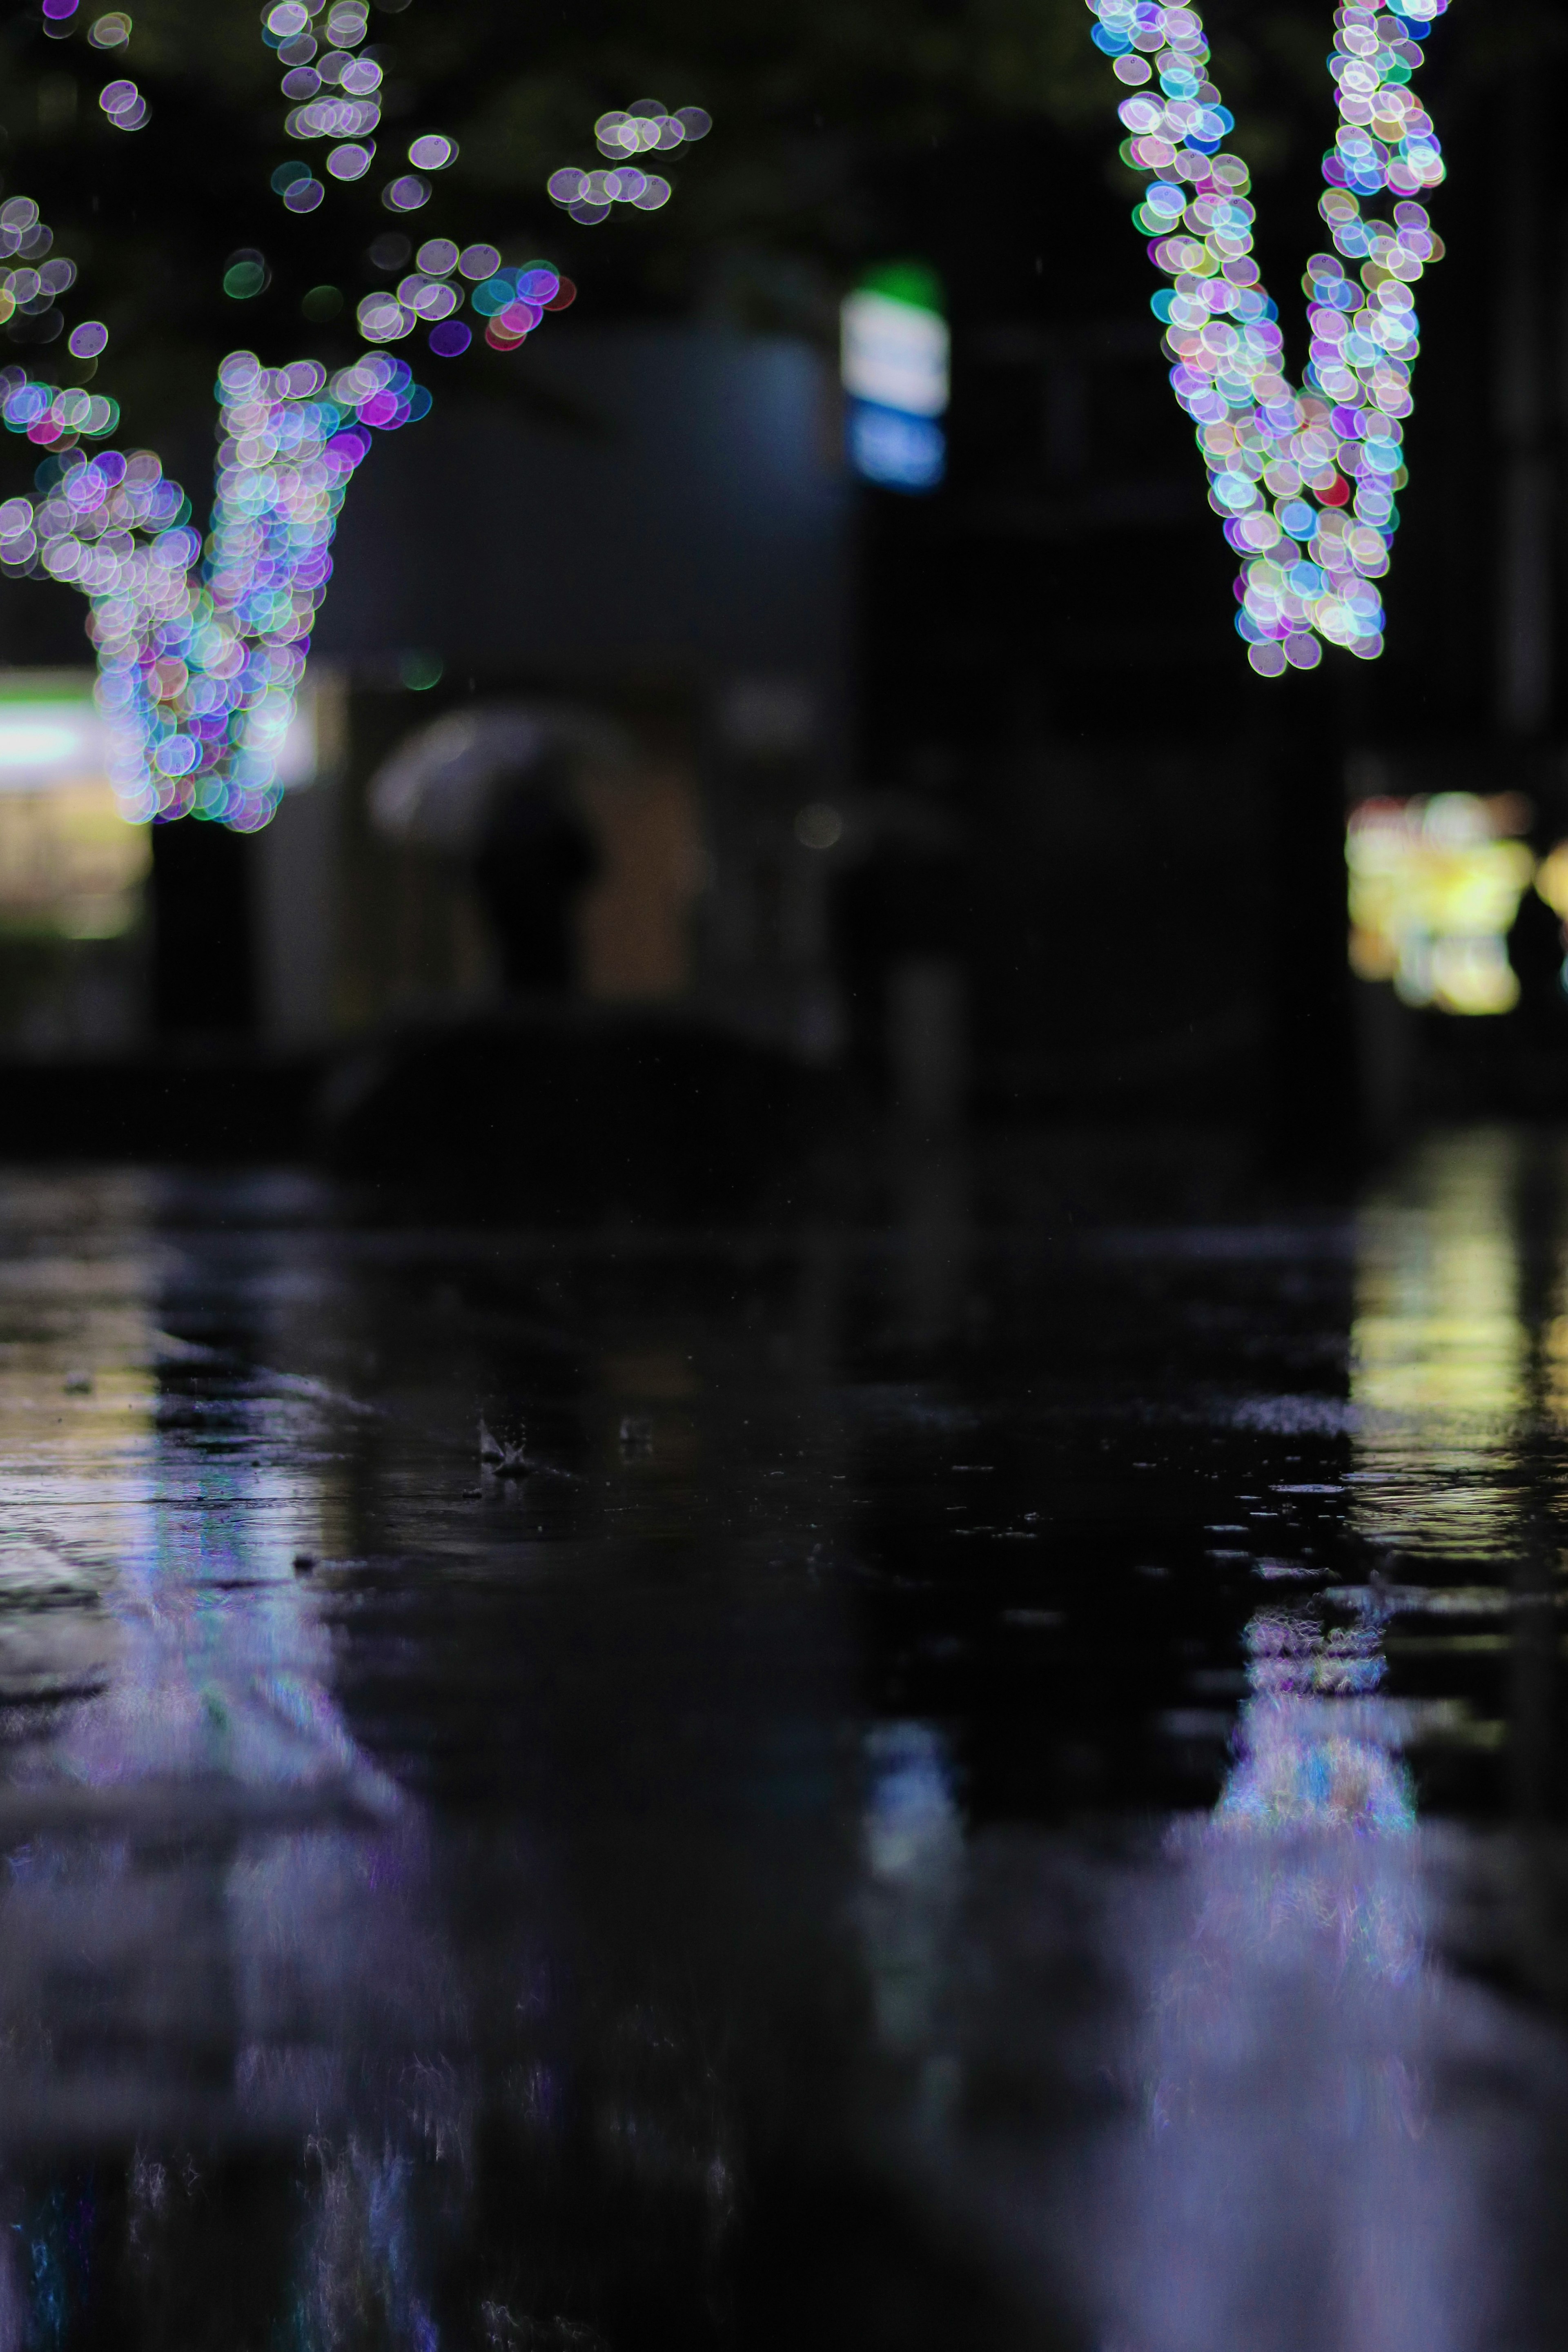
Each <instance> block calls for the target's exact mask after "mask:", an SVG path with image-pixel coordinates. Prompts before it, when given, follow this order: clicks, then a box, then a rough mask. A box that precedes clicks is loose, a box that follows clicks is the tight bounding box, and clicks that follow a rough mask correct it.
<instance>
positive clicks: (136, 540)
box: [0, 0, 710, 832]
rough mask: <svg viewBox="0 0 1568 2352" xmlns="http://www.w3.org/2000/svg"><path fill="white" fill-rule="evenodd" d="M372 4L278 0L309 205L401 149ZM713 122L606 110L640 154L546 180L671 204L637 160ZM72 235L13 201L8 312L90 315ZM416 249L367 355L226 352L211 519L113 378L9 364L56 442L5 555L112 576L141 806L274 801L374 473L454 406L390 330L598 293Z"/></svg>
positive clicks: (5, 283) (371, 317)
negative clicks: (57, 378)
mask: <svg viewBox="0 0 1568 2352" xmlns="http://www.w3.org/2000/svg"><path fill="white" fill-rule="evenodd" d="M44 5H45V12H46V16H47V18H48V19H50V20H51V21H49V22H48V23H47V25H46V30H47V31H48V32H49V33H51V35H52V36H53V37H56V38H58V37H63V36H65V35H66V34H68V32H69V31H71V30H72V29H73V26H72V25H71V21H70V20H71V19H72V18H73V17H74V16H75V12H76V7H77V5H78V0H44ZM368 27H369V11H368V8H367V6H366V5H364V0H330V5H329V0H276V5H271V6H269V7H268V8H267V9H266V10H264V12H263V38H264V39H265V40H266V41H267V42H268V46H269V47H272V48H274V49H275V50H276V51H277V54H278V57H279V62H280V64H281V65H282V66H283V67H284V68H285V71H284V74H283V77H282V82H281V90H282V95H283V97H284V99H285V100H288V101H289V112H288V113H287V115H286V117H285V121H284V129H285V131H286V133H287V135H288V136H289V138H290V139H291V140H293V141H296V142H301V143H310V142H325V146H324V152H323V155H322V159H321V167H320V168H321V174H322V176H321V177H320V178H319V177H318V176H317V173H316V170H315V169H313V168H312V165H311V164H310V163H306V162H304V161H303V160H300V159H297V158H290V159H289V161H288V162H287V163H282V164H280V165H279V167H278V169H277V170H276V171H275V172H274V173H273V174H272V188H273V192H274V193H275V194H277V195H278V196H279V198H280V200H281V202H282V204H283V205H284V206H285V207H286V208H287V209H288V210H289V211H291V212H294V213H310V212H313V211H315V210H316V209H317V208H318V207H319V206H320V205H321V204H322V203H323V202H324V201H325V199H326V197H327V195H328V194H329V192H330V190H329V184H330V183H337V184H343V183H352V182H354V181H356V180H360V179H363V178H364V177H365V176H366V174H367V173H369V172H370V171H371V169H372V167H373V165H374V163H375V161H376V152H377V142H376V137H375V134H376V132H377V131H378V129H379V127H380V122H381V104H380V99H379V97H378V95H377V93H378V91H379V89H380V85H381V82H382V79H383V73H384V67H383V65H382V63H381V61H380V59H379V58H372V57H369V56H360V55H357V54H356V52H357V50H358V48H359V47H360V44H361V43H363V40H364V37H365V35H366V32H367V30H368ZM131 36H132V20H131V18H130V17H129V16H125V15H123V14H121V12H119V11H115V12H113V13H111V14H110V15H107V16H100V17H98V18H96V19H95V20H94V22H93V23H92V25H91V26H90V27H89V29H88V35H87V37H88V39H89V42H90V43H91V44H92V45H93V46H94V47H98V48H101V49H110V50H116V51H118V50H123V49H124V48H126V47H127V46H128V45H129V42H130V39H131ZM100 105H101V107H102V110H103V111H104V114H105V116H106V117H107V119H108V121H110V124H111V125H112V126H113V127H114V128H116V129H118V130H121V131H127V132H132V131H141V130H142V129H143V128H145V127H146V125H147V124H148V123H149V122H150V121H151V120H152V111H151V109H150V108H149V106H148V103H147V100H145V98H144V97H143V96H142V92H141V91H140V90H139V89H138V88H137V86H136V84H135V82H134V81H133V80H132V79H130V78H129V77H128V76H123V75H122V76H121V77H119V78H118V79H115V80H113V81H111V82H110V83H109V84H107V85H106V87H105V89H103V91H102V93H101V95H100ZM709 128H710V121H709V118H708V116H707V115H706V114H705V113H704V112H703V111H702V110H701V109H700V108H695V107H688V108H682V109H680V110H677V111H676V112H674V113H671V112H670V111H669V110H668V109H667V108H665V107H664V106H663V105H662V104H660V103H659V102H658V100H640V101H639V102H638V103H637V105H635V106H633V107H630V108H628V109H626V110H625V111H624V112H621V111H616V112H613V113H610V114H607V115H604V116H601V117H600V119H599V121H598V122H597V123H596V124H595V143H596V144H597V146H598V148H599V151H600V152H601V154H604V155H606V156H610V157H613V158H616V159H628V160H624V161H621V162H620V163H619V167H618V168H617V169H616V170H615V171H612V172H610V173H596V172H595V173H585V172H578V171H575V169H574V167H572V166H567V167H565V169H564V171H563V172H558V173H552V176H551V179H550V182H549V184H548V187H547V191H546V193H547V194H549V195H550V197H551V199H552V202H554V203H556V204H557V205H560V206H561V208H562V209H563V210H564V211H566V212H567V213H568V214H569V215H571V216H572V217H573V218H574V220H577V221H580V222H583V223H585V224H588V225H594V224H596V223H597V222H599V221H602V220H604V219H605V218H607V217H608V215H609V213H610V210H611V206H612V205H615V204H617V203H620V204H626V205H633V206H635V207H636V208H637V209H639V210H642V211H651V210H656V209H658V207H659V206H660V205H664V204H665V203H667V202H668V198H669V195H670V193H671V192H670V187H669V184H668V181H666V180H664V179H662V178H660V177H659V176H658V175H657V174H654V173H644V172H642V171H641V170H640V169H638V168H637V167H635V166H633V165H632V164H631V163H630V162H629V158H630V157H631V156H632V155H634V154H637V153H640V152H642V151H643V150H644V149H648V150H654V149H659V150H669V149H673V148H675V147H678V146H679V145H681V144H682V143H684V142H689V141H692V140H696V139H700V138H701V137H703V136H704V135H705V134H706V132H707V131H708V130H709ZM457 153H458V143H457V142H456V140H454V139H451V138H449V137H448V136H447V134H446V133H445V132H443V131H436V130H428V131H421V132H420V133H419V134H418V135H417V136H416V137H415V138H414V139H413V140H412V141H411V142H409V144H408V147H407V150H406V162H407V163H408V164H409V165H411V166H412V167H413V168H412V169H409V170H404V169H402V168H398V169H396V170H395V172H394V173H393V176H392V177H391V178H390V179H389V180H387V181H386V182H385V184H384V186H383V188H382V191H381V202H382V204H383V205H384V207H385V209H386V210H387V211H388V212H389V213H391V214H392V215H394V216H397V215H408V214H412V213H415V212H418V211H421V210H423V208H424V207H425V205H427V204H428V203H429V202H430V201H431V198H432V196H433V194H434V193H435V188H434V185H433V182H432V178H431V175H432V174H433V173H438V172H441V171H443V170H445V169H446V167H447V165H448V164H449V163H452V162H453V161H454V159H455V158H456V156H457ZM401 160H402V159H400V163H401ZM53 246H54V236H53V233H52V231H51V230H50V228H49V226H47V223H45V222H44V221H43V220H42V219H41V218H40V215H39V210H38V206H37V204H35V203H34V202H33V200H32V199H31V198H30V197H28V196H24V195H16V196H12V197H9V198H8V199H7V200H6V201H5V203H4V204H3V205H0V323H4V322H5V320H8V319H11V318H12V317H14V316H16V314H21V315H22V316H23V317H26V318H28V319H30V320H32V321H33V322H34V323H33V330H32V331H33V332H34V333H35V334H36V335H37V337H38V338H39V339H41V340H47V339H52V338H53V337H54V336H56V335H58V334H59V333H61V332H63V331H64V325H65V322H64V318H63V314H62V313H61V311H60V309H59V304H60V301H61V298H62V297H63V296H64V295H66V294H67V293H68V291H69V289H70V288H71V287H72V286H73V285H74V283H75V282H76V276H77V272H76V268H75V266H74V264H72V263H71V262H70V261H69V260H68V259H67V258H65V257H62V256H58V255H53ZM401 250H402V251H403V253H405V254H406V253H407V250H408V248H407V246H406V245H404V246H403V247H401ZM414 259H415V265H416V266H415V268H413V269H412V270H411V271H409V272H408V273H407V274H406V275H405V277H404V278H402V279H401V280H400V281H399V283H398V284H397V286H396V287H395V289H391V290H388V289H379V288H378V289H373V290H372V291H371V292H370V293H368V294H367V295H365V297H364V298H363V300H361V302H360V303H359V304H358V307H357V310H356V311H355V314H354V318H355V325H356V326H357V329H358V331H359V336H360V340H361V341H362V343H363V345H364V346H365V348H364V350H363V353H362V355H361V356H360V358H358V359H357V360H355V361H353V362H352V363H351V364H350V365H349V366H347V367H342V368H340V369H338V370H337V372H336V373H332V374H329V372H328V370H327V369H326V367H325V366H323V364H322V363H321V362H320V361H319V360H315V359H300V360H295V361H293V362H290V363H289V364H288V365H287V366H283V367H277V368H269V367H267V366H264V365H263V363H262V362H261V361H260V360H259V359H258V357H257V356H256V354H255V353H254V352H247V351H240V352H230V353H229V354H228V356H227V357H226V359H225V360H224V361H223V362H221V364H220V366H219V368H218V372H217V383H216V400H217V407H218V419H217V433H218V452H217V461H216V474H215V481H214V496H213V504H212V512H211V518H210V524H209V528H208V530H207V533H206V536H205V540H204V538H203V536H202V534H201V533H200V531H199V530H197V529H196V528H195V526H194V524H193V522H192V519H191V517H192V507H191V500H190V499H189V498H188V497H187V495H186V494H185V492H184V490H183V489H182V488H181V486H180V485H179V484H178V483H177V482H174V481H172V480H170V479H168V478H166V477H165V475H164V473H163V467H162V464H161V463H160V461H159V459H158V457H156V456H155V455H154V454H153V452H152V451H151V450H146V449H136V450H130V451H126V452H121V451H120V450H118V449H115V448H111V447H110V446H105V445H106V444H107V442H108V440H109V438H110V436H112V435H114V434H115V433H116V431H117V429H118V427H119V425H120V422H121V414H120V408H119V405H118V404H117V403H116V402H115V401H114V400H113V399H112V398H111V397H110V396H109V395H108V394H104V393H100V392H96V391H94V392H89V391H87V390H85V389H82V388H76V387H66V388H63V389H62V388H59V387H58V386H56V385H55V384H53V383H46V382H42V381H39V380H38V379H37V377H36V376H35V375H34V374H33V373H31V372H30V371H29V370H28V369H27V368H26V366H22V365H17V366H12V367H7V368H5V369H0V419H3V421H4V424H5V428H6V430H7V431H9V432H11V433H13V434H16V435H20V436H26V439H27V440H28V441H29V442H31V443H33V444H34V445H35V446H37V448H38V450H39V453H40V455H39V461H38V464H37V470H36V473H35V477H34V479H35V485H36V493H35V494H33V495H27V494H23V495H18V496H16V497H13V498H10V499H5V501H4V502H3V503H0V571H3V572H5V573H6V574H8V575H10V576H12V577H33V578H47V579H54V580H59V581H64V582H68V583H70V584H72V585H74V586H75V587H77V588H79V590H80V591H81V592H82V593H83V594H84V595H85V596H86V597H87V599H88V602H89V616H88V623H87V631H88V635H89V639H90V641H91V643H92V646H93V648H94V653H95V656H96V661H97V667H98V683H97V688H96V697H97V701H98V706H99V709H100V712H101V713H102V715H103V718H104V719H105V721H106V722H107V725H108V728H109V731H110V742H111V747H112V748H111V754H110V778H111V781H112V782H113V784H114V787H115V791H116V793H117V795H118V798H119V803H120V806H121V811H122V813H123V814H125V815H126V816H127V817H129V818H132V820H134V821H137V822H142V823H145V822H148V821H150V820H153V819H159V820H163V821H168V820H172V819H174V818H176V817H181V816H185V815H193V814H194V815H197V816H201V817H205V818H208V819H213V820H216V821H217V822H220V823H222V824H226V825H228V826H230V827H232V828H233V829H235V830H236V831H238V832H254V831H257V830H258V829H259V828H260V827H261V826H262V825H264V824H267V823H268V820H269V818H270V817H271V816H272V814H274V812H275V810H276V808H277V805H278V802H279V796H280V791H281V787H280V784H279V760H280V755H281V753H282V750H283V745H284V740H285V738H286V737H287V735H288V732H289V726H290V724H291V722H292V720H293V718H294V714H295V709H296V704H297V699H298V696H299V691H300V684H301V681H302V679H303V677H304V673H305V665H306V660H307V657H308V656H309V652H310V634H311V630H312V628H313V626H314V624H315V618H316V614H317V613H318V611H319V610H320V607H321V599H322V597H323V596H324V595H325V593H326V590H327V584H328V582H329V580H330V579H331V569H332V565H331V541H332V537H333V533H334V531H335V530H336V525H337V518H338V515H339V513H340V512H341V510H342V503H343V499H344V496H345V494H346V492H347V489H348V485H349V483H350V481H351V480H352V479H353V475H354V473H355V472H356V471H357V469H358V467H360V465H361V464H363V460H364V459H365V457H367V456H368V455H369V453H370V449H371V447H372V446H373V440H374V435H375V434H376V433H384V432H393V431H395V430H397V429H398V428H399V427H400V426H402V425H407V424H411V423H413V422H415V421H416V420H417V419H418V418H420V417H422V416H425V415H428V413H429V410H430V407H431V405H432V401H431V394H430V393H429V391H428V390H427V389H426V387H425V386H424V385H422V384H420V383H416V381H415V377H414V372H413V369H412V367H411V366H410V364H409V362H408V361H407V360H406V359H405V358H404V357H403V356H402V355H401V354H400V353H397V352H394V351H392V350H390V349H389V348H388V346H389V345H391V344H394V343H397V342H400V341H405V340H406V339H408V338H410V337H412V336H413V335H414V334H415V333H416V331H423V334H424V339H425V341H426V347H427V348H428V350H429V352H431V353H432V354H433V355H434V356H435V357H436V358H437V360H450V359H456V358H458V357H459V356H460V355H461V354H462V353H463V352H466V351H467V350H468V347H469V345H470V343H471V342H472V341H473V338H474V333H475V328H476V326H477V327H478V328H479V331H481V332H482V334H483V339H484V341H485V342H486V344H488V345H489V348H490V349H491V350H493V351H497V352H514V351H517V350H518V349H520V348H521V345H522V343H523V342H524V341H526V339H527V338H528V337H529V336H530V335H531V334H532V333H533V332H534V331H536V329H537V328H538V327H539V326H540V325H541V323H542V320H543V318H544V316H545V314H546V313H547V312H549V311H555V310H564V309H566V308H567V307H568V305H569V304H570V303H571V301H572V300H573V299H574V293H575V289H574V286H573V285H572V282H571V280H570V279H569V278H565V277H564V276H563V274H562V273H561V272H560V271H559V270H558V269H557V268H555V267H554V266H553V264H552V263H551V262H549V261H546V260H534V261H525V262H521V263H518V264H510V263H507V262H505V261H503V258H502V255H501V250H500V247H497V246H494V245H489V244H484V243H473V244H470V245H468V246H463V247H459V246H458V245H457V244H456V243H455V242H454V241H452V240H451V239H450V238H447V237H442V236H432V237H426V239H425V241H424V242H423V243H422V244H421V245H420V247H419V248H418V251H417V253H416V255H415V257H414ZM224 282H225V286H226V290H228V291H229V292H230V293H231V294H233V295H234V296H236V298H237V299H244V298H245V297H247V296H248V295H251V294H254V293H258V292H259V291H260V290H261V289H262V288H263V287H264V286H265V284H266V283H267V269H266V264H265V262H264V260H263V258H262V257H261V256H260V254H258V253H247V254H242V255H235V256H232V257H231V258H230V263H229V266H228V268H227V269H226V274H225V281H224ZM465 310H466V311H467V312H468V314H469V317H471V319H472V320H473V321H474V322H475V323H474V325H470V324H469V322H468V319H466V318H464V317H463V316H462V315H460V314H461V313H462V312H464V311H465ZM108 343H109V331H108V329H107V327H106V326H105V325H104V324H103V322H102V321H101V320H91V319H89V320H81V321H80V322H79V324H77V325H76V326H75V327H74V328H73V329H71V331H69V333H68V336H67V348H68V350H69V352H71V354H72V356H73V357H74V358H76V359H79V360H84V361H85V360H91V361H96V360H97V359H98V357H99V356H100V353H102V352H104V351H105V350H106V349H107V347H108Z"/></svg>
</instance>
